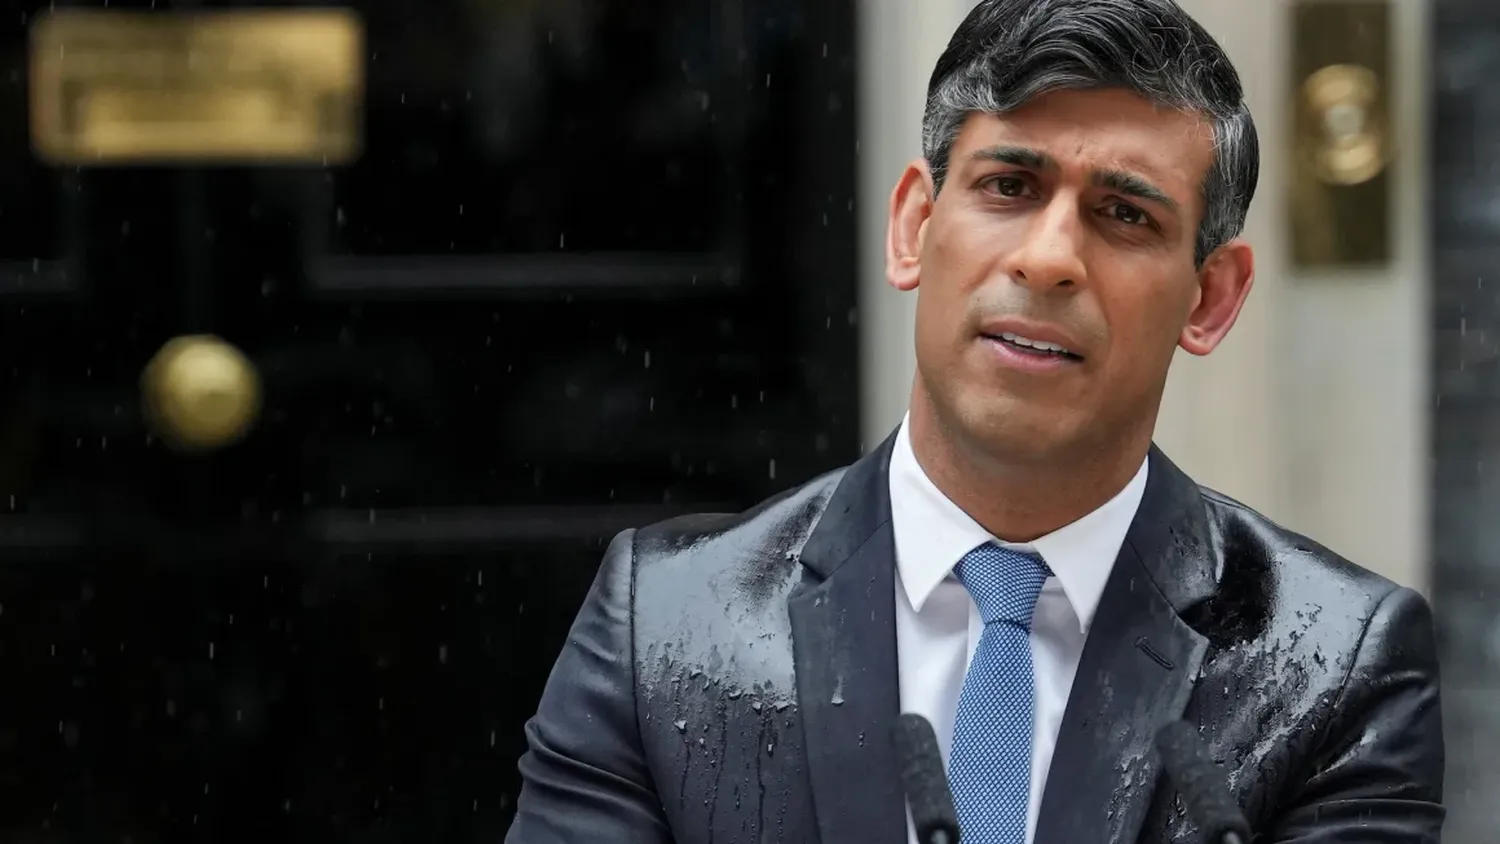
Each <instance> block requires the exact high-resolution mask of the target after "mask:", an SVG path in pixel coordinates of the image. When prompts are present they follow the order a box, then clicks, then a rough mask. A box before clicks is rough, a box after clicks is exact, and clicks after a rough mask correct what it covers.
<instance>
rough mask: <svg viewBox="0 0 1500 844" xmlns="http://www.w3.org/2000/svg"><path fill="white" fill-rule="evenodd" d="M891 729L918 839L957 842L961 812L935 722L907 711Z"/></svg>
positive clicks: (936, 843)
mask: <svg viewBox="0 0 1500 844" xmlns="http://www.w3.org/2000/svg"><path fill="white" fill-rule="evenodd" d="M891 733H892V736H893V738H894V739H895V742H896V761H897V763H898V764H899V765H900V766H901V784H902V785H903V786H905V788H906V805H907V806H908V807H910V809H911V820H912V826H914V827H916V830H917V841H919V842H921V844H958V812H957V811H955V810H954V808H953V792H952V791H951V790H949V788H948V772H947V771H945V770H944V769H943V755H942V753H941V752H939V750H938V743H937V734H936V733H934V732H933V731H932V724H931V723H930V722H928V720H927V719H926V718H923V717H922V716H920V715H917V714H916V713H912V712H908V713H906V714H904V715H902V716H901V717H899V718H897V719H896V726H895V728H894V729H893V730H892V731H891Z"/></svg>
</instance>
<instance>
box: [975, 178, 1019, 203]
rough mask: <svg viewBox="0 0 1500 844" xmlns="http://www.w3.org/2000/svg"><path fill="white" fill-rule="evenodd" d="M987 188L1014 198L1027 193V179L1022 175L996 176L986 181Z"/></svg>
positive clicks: (1000, 194) (997, 193) (999, 194)
mask: <svg viewBox="0 0 1500 844" xmlns="http://www.w3.org/2000/svg"><path fill="white" fill-rule="evenodd" d="M984 186H985V188H986V189H987V190H989V191H990V192H992V193H994V194H996V195H998V196H1003V197H1006V198H1008V199H1014V198H1017V197H1022V196H1025V195H1026V188H1027V185H1026V180H1025V179H1023V178H1021V177H1020V176H995V177H994V178H992V179H990V180H988V181H987V182H985V185H984Z"/></svg>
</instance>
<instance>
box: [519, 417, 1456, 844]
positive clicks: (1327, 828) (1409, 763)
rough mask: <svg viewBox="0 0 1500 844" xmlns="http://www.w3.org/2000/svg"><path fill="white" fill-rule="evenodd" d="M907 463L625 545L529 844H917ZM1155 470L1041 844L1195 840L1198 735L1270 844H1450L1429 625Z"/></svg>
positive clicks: (1083, 691) (549, 743)
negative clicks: (1186, 803)
mask: <svg viewBox="0 0 1500 844" xmlns="http://www.w3.org/2000/svg"><path fill="white" fill-rule="evenodd" d="M889 458H890V442H887V443H886V444H885V446H884V447H882V448H881V449H879V450H878V451H875V452H873V453H871V454H870V455H869V456H867V457H865V458H863V459H862V460H860V461H859V462H857V463H855V464H854V465H853V466H851V467H849V468H847V469H845V470H841V471H838V472H834V473H832V474H830V475H827V476H824V477H822V478H819V479H817V480H815V481H813V482H811V483H809V484H807V485H805V486H803V487H800V488H798V489H795V490H792V491H790V492H788V493H786V494H784V495H782V496H780V497H778V498H776V499H773V500H771V501H769V502H767V503H765V504H763V505H761V506H759V507H757V508H756V509H754V510H751V511H750V512H747V513H744V514H741V515H737V516H701V517H689V518H683V519H678V520H675V521H671V522H667V523H664V524H660V525H656V526H653V527H649V528H644V529H641V530H638V531H633V532H626V533H624V534H622V535H620V536H619V537H618V538H617V539H615V541H614V543H613V544H612V545H610V547H609V550H608V551H607V552H606V554H605V557H604V562H603V566H602V568H601V569H600V571H599V575H598V580H597V581H596V583H595V585H594V588H593V591H592V593H591V594H590V595H589V597H588V599H587V602H586V603H585V604H584V606H583V609H582V611H581V612H580V613H579V615H578V619H577V621H576V622H575V624H574V627H573V630H572V633H571V635H570V637H569V639H568V643H567V645H566V647H565V648H564V650H563V653H562V655H561V656H560V657H559V658H558V661H557V665H556V667H555V668H554V670H553V673H552V676H551V679H550V680H549V682H548V685H547V688H546V692H545V693H544V694H543V697H542V701H541V705H540V708H539V711H538V712H537V714H536V717H535V718H534V719H532V720H531V722H530V723H529V724H528V725H527V739H528V742H529V747H530V749H529V750H528V752H527V753H526V754H525V756H523V757H522V759H521V763H520V767H521V773H522V776H523V779H524V786H523V788H522V790H521V794H520V798H519V801H518V805H517V815H516V819H515V823H514V825H513V826H512V827H511V830H510V833H509V835H508V836H507V837H506V841H507V842H509V844H585V843H586V842H587V844H593V843H594V842H610V844H625V842H632V844H636V843H638V844H647V843H648V842H649V844H659V843H660V842H676V844H708V842H718V844H728V842H735V841H738V842H745V844H752V842H764V841H784V842H789V844H804V842H807V843H808V844H810V843H811V842H823V844H903V842H904V841H905V835H906V820H905V809H904V802H903V795H902V790H901V784H900V782H899V779H898V773H897V769H896V764H895V759H894V749H893V746H892V742H891V740H890V731H891V726H892V724H893V722H894V721H895V719H896V716H897V714H898V712H899V700H898V697H899V696H898V691H897V678H896V632H895V606H896V595H895V571H894V564H895V563H894V555H895V552H894V549H893V545H892V540H891V516H890V497H889V488H888V486H887V475H886V472H887V466H888V463H889ZM1150 460H1151V470H1150V479H1149V481H1148V483H1147V487H1146V492H1145V496H1144V499H1143V500H1142V503H1141V506H1140V510H1139V512H1138V514H1137V516H1136V518H1135V521H1134V523H1133V524H1132V526H1131V528H1130V531H1129V533H1128V534H1127V536H1126V539H1125V543H1124V547H1123V548H1122V549H1121V551H1120V556H1119V558H1118V560H1117V561H1116V562H1115V567H1114V571H1113V573H1112V574H1111V575H1110V579H1109V582H1108V585H1107V587H1106V588H1105V592H1104V597H1103V600H1102V602H1101V603H1100V607H1099V610H1098V615H1097V616H1096V618H1095V620H1094V623H1093V626H1092V628H1091V630H1090V633H1089V637H1088V641H1087V643H1086V645H1085V648H1084V652H1083V657H1082V662H1081V663H1080V665H1079V668H1078V674H1077V678H1076V679H1075V680H1074V683H1073V690H1072V695H1071V697H1070V699H1069V701H1068V707H1067V712H1066V715H1065V717H1064V719H1063V724H1062V728H1061V734H1060V735H1059V736H1058V741H1057V747H1056V751H1055V755H1054V757H1053V762H1052V768H1051V773H1050V776H1049V778H1048V781H1047V788H1046V794H1045V796H1044V797H1043V799H1042V806H1041V817H1040V821H1039V825H1038V828H1037V832H1036V844H1130V842H1141V843H1142V844H1148V843H1149V844H1155V842H1167V841H1177V840H1184V841H1186V840H1191V839H1190V838H1187V837H1184V836H1185V835H1187V834H1189V833H1191V832H1192V831H1193V828H1192V825H1191V824H1192V822H1191V819H1190V818H1187V817H1184V814H1183V813H1182V812H1181V811H1179V806H1178V801H1177V796H1176V793H1175V791H1174V790H1173V789H1172V787H1171V786H1170V784H1169V783H1168V782H1167V781H1166V780H1165V779H1164V778H1162V777H1161V776H1160V774H1159V763H1158V760H1157V759H1156V758H1155V754H1154V752H1153V750H1152V744H1151V742H1152V738H1153V735H1154V733H1155V731H1156V729H1157V728H1158V727H1159V726H1160V725H1162V724H1164V723H1166V722H1168V721H1171V720H1174V719H1178V718H1184V719H1187V720H1188V721H1190V722H1193V723H1196V724H1199V725H1201V727H1202V731H1201V732H1202V736H1203V738H1204V740H1205V742H1206V743H1207V746H1208V748H1209V752H1210V754H1211V755H1212V756H1213V757H1214V759H1215V760H1216V761H1218V762H1219V763H1220V764H1222V765H1223V766H1224V769H1225V772H1226V775H1227V777H1228V779H1229V782H1230V787H1231V789H1232V790H1233V793H1234V795H1235V796H1236V797H1237V798H1238V802H1239V805H1240V806H1241V807H1243V809H1244V811H1245V815H1246V817H1247V819H1248V820H1249V822H1250V824H1251V826H1252V828H1253V829H1254V830H1255V833H1256V835H1257V838H1256V841H1257V842H1271V841H1285V842H1302V844H1312V843H1313V842H1317V844H1334V842H1339V844H1384V843H1385V842H1402V844H1408V842H1436V841H1438V839H1439V828H1440V827H1441V825H1442V821H1443V809H1442V807H1441V800H1442V782H1443V739H1442V728H1441V721H1440V715H1439V707H1438V686H1437V663H1436V656H1435V654H1434V646H1433V625H1432V616H1431V613H1430V611H1429V609H1428V606H1427V603H1426V602H1425V601H1424V600H1423V599H1422V598H1421V597H1420V596H1419V595H1417V594H1416V593H1415V592H1412V591H1410V590H1408V589H1404V588H1400V587H1397V586H1395V585H1393V584H1391V583H1389V582H1388V581H1386V580H1384V579H1382V578H1380V577H1378V576H1376V575H1374V574H1371V573H1370V572H1367V571H1365V570H1363V569H1360V568H1358V567H1357V566H1355V565H1353V564H1351V563H1349V562H1347V561H1345V560H1343V559H1341V558H1339V557H1338V556H1337V555H1335V554H1333V553H1332V552H1330V551H1329V550H1327V549H1326V548H1323V547H1321V546H1319V545H1317V544H1316V543H1313V542H1311V541H1309V540H1307V539H1304V538H1303V537H1301V536H1298V535H1296V534H1293V533H1291V532H1289V531H1286V530H1283V529H1282V528H1280V527H1278V526H1276V525H1274V524H1272V523H1271V522H1269V521H1267V520H1266V519H1265V518H1263V517H1261V516H1259V515H1258V514H1256V513H1254V512H1252V511H1250V510H1249V509H1247V508H1245V507H1244V506H1242V505H1240V504H1237V503H1235V502H1233V501H1230V500H1229V499H1227V498H1224V497H1222V496H1220V495H1217V494H1215V493H1212V492H1209V491H1206V490H1204V489H1202V488H1200V487H1199V486H1198V485H1197V484H1195V483H1194V482H1193V481H1192V480H1190V479H1189V478H1188V477H1187V476H1186V475H1184V474H1183V473H1182V472H1181V471H1180V470H1178V469H1177V467H1175V466H1174V465H1172V463H1171V462H1170V461H1169V460H1167V458H1166V457H1165V456H1163V455H1162V454H1161V453H1160V452H1158V451H1154V450H1153V452H1152V454H1151V457H1150ZM1379 527H1380V526H1379V525H1371V526H1370V528H1371V530H1378V529H1379Z"/></svg>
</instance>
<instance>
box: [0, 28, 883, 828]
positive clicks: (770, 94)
mask: <svg viewBox="0 0 1500 844" xmlns="http://www.w3.org/2000/svg"><path fill="white" fill-rule="evenodd" d="M48 5H50V4H47V3H39V2H32V3H3V4H0V10H4V12H5V14H6V15H7V16H6V17H5V18H3V20H0V161H3V162H4V166H3V167H0V302H3V307H0V320H3V323H0V841H7V842H10V841H17V842H52V841H56V842H106V841H107V842H177V841H198V840H202V841H216V842H234V841H247V842H248V841H255V842H263V841H319V842H343V841H348V842H385V841H444V842H449V841H485V842H495V841H499V840H500V839H501V837H502V836H503V833H504V830H505V828H506V826H507V825H508V822H509V818H510V814H511V811H512V808H511V807H512V805H513V803H514V800H515V794H516V789H517V776H516V773H515V762H516V758H517V756H518V755H519V753H520V752H521V750H522V748H523V744H522V735H521V725H522V722H523V720H524V719H525V718H526V717H527V716H528V715H529V714H530V713H531V712H532V711H533V710H534V706H535V702H536V698H537V696H538V694H539V692H540V687H541V684H542V682H543V680H544V679H545V676H546V672H547V670H548V669H549V667H550V665H551V661H552V659H553V657H554V656H555V654H556V652H557V649H558V648H559V647H560V645H561V642H562V639H563V636H564V635H565V633H566V630H567V626H568V624H569V622H570V621H571V618H572V615H573V613H574V611H575V609H576V607H577V606H578V604H579V602H580V600H581V599H582V596H583V593H584V591H585V590H586V589H587V587H588V584H589V582H590V581H591V579H592V576H593V573H594V570H595V566H596V564H597V561H598V558H599V554H600V553H601V551H602V549H603V546H604V543H606V542H607V540H608V539H609V538H610V537H611V536H612V535H613V534H614V533H615V532H617V531H618V530H620V529H623V528H626V527H629V526H633V525H639V524H644V523H647V522H650V521H654V520H656V519H659V518H663V517H665V516H668V515H671V514H673V513H678V512H686V511H696V510H705V509H710V510H723V509H739V508H742V507H745V506H748V505H750V504H752V503H754V502H755V501H757V500H759V499H761V498H763V497H765V496H767V495H769V494H772V493H774V492H776V491H778V490H780V489H783V488H785V487H787V486H788V485H791V484H793V483H795V482H797V481H800V480H803V479H806V478H809V477H811V476H813V475H815V474H817V473H819V472H821V471H824V470H826V469H829V468H832V467H835V466H837V465H840V464H843V463H845V462H848V461H849V460H851V459H853V458H854V457H855V456H856V454H857V451H858V423H857V410H858V408H857V395H856V385H857V383H858V379H857V373H856V356H855V348H856V338H855V331H856V329H855V325H854V270H853V267H854V245H853V240H854V231H853V219H854V214H853V211H854V204H853V203H854V185H853V181H854V161H855V143H854V114H853V97H854V88H853V76H852V74H853V67H852V65H853V53H852V46H853V45H852V39H853V17H852V15H853V10H852V2H851V0H543V1H539V2H521V0H421V2H417V0H379V2H363V3H358V4H355V5H354V8H355V9H357V10H358V11H359V12H360V13H361V14H362V15H363V17H364V20H365V23H366V27H367V38H368V47H369V50H370V55H369V57H368V60H369V64H368V73H369V78H368V84H369V90H368V92H367V97H368V100H367V104H366V109H367V113H366V120H367V125H366V136H365V153H364V155H363V157H362V159H361V160H360V161H359V162H358V163H357V164H355V165H354V166H351V167H348V168H339V169H326V170H325V169H296V168H284V167H282V168H254V167H245V168H232V169H231V168H218V169H188V168H130V169H114V170H111V169H91V170H87V171H78V170H72V169H52V168H48V167H45V166H42V165H41V164H39V163H36V161H35V160H34V158H33V157H32V156H31V154H30V151H29V141H28V136H27V125H26V100H27V93H26V91H27V88H26V85H27V80H26V72H27V71H26V51H25V38H26V28H27V25H28V22H29V20H30V19H31V16H32V15H34V14H35V13H36V12H37V11H38V10H39V9H41V8H44V7H46V6H48ZM58 5H63V4H58ZM73 5H85V4H73ZM94 5H103V4H94ZM108 5H109V6H110V7H111V8H121V7H123V6H128V5H132V4H126V3H120V2H111V3H109V4H108ZM133 5H135V6H138V7H143V8H144V7H151V6H152V5H153V4H151V3H150V2H141V3H135V4H133ZM168 5H169V4H167V3H157V4H155V6H157V7H158V11H159V12H160V13H169V11H170V10H169V9H168ZM205 5H209V4H205ZM262 5H295V4H286V3H280V4H262ZM201 332H208V333H213V334H217V335H219V336H222V337H223V338H225V339H226V340H228V341H229V342H231V343H233V344H235V345H236V346H238V347H239V348H240V349H242V350H244V352H245V353H246V354H247V355H248V356H249V357H250V358H251V359H252V360H253V362H254V364H255V366H256V368H257V370H258V371H259V373H260V375H261V377H262V378H263V380H264V384H265V391H266V397H265V402H266V403H265V407H264V410H263V413H262V416H261V419H260V422H259V424H258V425H257V427H256V428H255V429H254V430H253V432H252V433H251V434H250V436H249V437H248V438H247V439H246V440H245V441H244V442H243V443H241V444H240V445H238V446H235V447H232V448H229V449H227V450H223V451H220V452H217V453H214V454H210V455H207V456H199V457H187V456H183V455H180V454H178V453H176V452H173V451H172V450H170V449H168V448H166V447H164V446H163V445H162V444H161V443H160V441H158V440H156V439H155V438H154V437H152V436H151V434H150V431H149V430H148V428H147V426H146V424H145V422H144V421H143V420H142V415H141V411H140V398H139V386H138V382H139V378H140V375H141V371H142V368H143V367H144V365H145V364H146V362H147V360H148V359H149V358H150V357H151V356H152V355H153V354H154V353H155V352H156V350H157V349H158V348H160V347H161V345H162V344H163V343H164V342H166V341H167V340H168V339H170V338H172V337H175V336H178V335H183V334H193V333H201Z"/></svg>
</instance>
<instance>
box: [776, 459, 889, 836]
mask: <svg viewBox="0 0 1500 844" xmlns="http://www.w3.org/2000/svg"><path fill="white" fill-rule="evenodd" d="M893 441H894V438H892V439H888V440H886V442H885V444H884V445H882V446H881V447H880V448H878V449H876V450H875V451H873V452H871V453H870V454H869V455H867V456H865V457H864V458H863V459H861V460H860V461H858V462H857V463H855V464H854V465H853V466H850V467H849V469H848V470H847V471H846V472H845V474H844V477H843V479H842V480H841V481H840V482H839V485H838V488H837V489H836V490H835V491H834V493H833V496H832V497H831V498H830V499H829V502H828V506H827V508H826V509H825V510H824V514H823V517H822V519H821V520H820V521H819V523H818V525H817V527H816V528H814V530H813V533H812V535H811V536H810V537H809V538H808V541H807V544H806V545H805V546H804V547H803V549H802V552H801V562H802V564H803V567H804V571H805V577H806V580H805V581H804V584H803V585H802V586H801V587H800V588H799V589H798V590H797V591H796V592H794V593H793V595H792V596H791V597H790V598H789V599H788V608H789V612H790V615H791V622H792V642H793V651H794V657H795V664H796V675H797V695H798V702H799V707H800V709H801V713H802V728H803V732H804V734H805V739H804V741H805V747H806V749H807V765H808V773H809V777H810V780H811V783H812V795H813V805H814V807H815V812H816V814H817V822H818V831H819V837H820V839H821V840H822V841H823V842H825V844H837V842H843V841H860V842H868V844H903V842H905V841H906V809H905V806H906V803H905V798H904V795H903V793H902V788H901V782H900V775H899V771H898V770H897V767H896V759H895V749H894V746H893V745H892V742H891V727H892V726H893V725H894V723H895V721H896V717H897V715H898V714H899V713H900V687H899V685H898V680H897V676H896V672H897V662H896V592H895V588H896V586H895V583H896V573H895V544H894V541H893V539H892V533H891V512H890V487H889V482H888V480H887V469H888V466H889V463H890V453H891V444H892V442H893Z"/></svg>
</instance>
